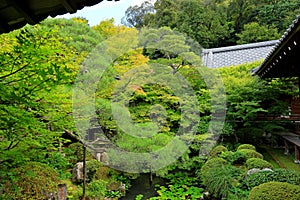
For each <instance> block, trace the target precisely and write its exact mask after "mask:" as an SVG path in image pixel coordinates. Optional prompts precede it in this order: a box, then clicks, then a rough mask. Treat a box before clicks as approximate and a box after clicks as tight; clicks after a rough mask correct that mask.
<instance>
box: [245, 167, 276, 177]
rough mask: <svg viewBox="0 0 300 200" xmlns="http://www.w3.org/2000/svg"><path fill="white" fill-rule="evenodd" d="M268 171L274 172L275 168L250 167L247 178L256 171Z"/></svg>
mask: <svg viewBox="0 0 300 200" xmlns="http://www.w3.org/2000/svg"><path fill="white" fill-rule="evenodd" d="M266 171H270V172H273V170H272V169H270V168H264V169H258V168H253V169H250V170H248V172H247V174H246V178H247V176H249V175H250V174H255V173H257V172H266Z"/></svg>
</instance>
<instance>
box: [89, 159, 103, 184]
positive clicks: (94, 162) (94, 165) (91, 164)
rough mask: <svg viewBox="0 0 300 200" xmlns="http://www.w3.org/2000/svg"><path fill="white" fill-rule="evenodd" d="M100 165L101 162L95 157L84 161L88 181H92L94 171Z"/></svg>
mask: <svg viewBox="0 0 300 200" xmlns="http://www.w3.org/2000/svg"><path fill="white" fill-rule="evenodd" d="M101 166H102V164H101V163H100V162H99V161H98V160H96V159H93V160H89V161H87V162H86V168H87V178H88V180H89V181H92V180H93V179H94V177H95V175H96V172H97V171H98V170H99V168H100V167H101Z"/></svg>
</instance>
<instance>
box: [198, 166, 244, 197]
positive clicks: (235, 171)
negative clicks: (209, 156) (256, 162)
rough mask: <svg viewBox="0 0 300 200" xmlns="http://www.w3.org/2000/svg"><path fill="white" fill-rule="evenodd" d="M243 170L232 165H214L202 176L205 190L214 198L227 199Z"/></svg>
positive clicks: (237, 183) (240, 177)
mask: <svg viewBox="0 0 300 200" xmlns="http://www.w3.org/2000/svg"><path fill="white" fill-rule="evenodd" d="M242 176H243V172H242V170H241V169H239V168H237V167H234V166H232V165H222V166H214V167H212V168H210V169H208V170H207V171H206V174H204V176H203V177H202V181H203V184H204V185H205V186H206V190H207V191H208V192H209V193H210V194H211V195H212V196H213V197H215V198H218V199H223V198H225V199H227V198H228V195H229V194H230V193H232V191H233V190H234V189H235V188H236V187H237V186H238V185H239V180H241V179H242Z"/></svg>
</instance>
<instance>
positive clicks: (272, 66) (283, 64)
mask: <svg viewBox="0 0 300 200" xmlns="http://www.w3.org/2000/svg"><path fill="white" fill-rule="evenodd" d="M299 65H300V15H299V16H298V17H297V18H296V19H295V20H294V21H293V23H292V24H291V26H290V27H289V28H288V29H287V31H286V32H285V33H284V35H283V36H282V37H281V39H280V40H279V42H278V43H277V44H276V45H275V47H274V48H273V49H272V50H271V52H270V53H269V54H268V56H267V57H266V59H265V60H264V61H263V63H262V64H261V66H260V67H259V68H258V69H257V70H256V72H255V75H258V76H259V77H260V78H262V79H266V78H290V77H299V76H300V66H299Z"/></svg>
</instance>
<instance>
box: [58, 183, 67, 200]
mask: <svg viewBox="0 0 300 200" xmlns="http://www.w3.org/2000/svg"><path fill="white" fill-rule="evenodd" d="M67 195H68V194H67V185H66V184H59V185H58V195H57V196H58V200H66V199H67Z"/></svg>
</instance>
